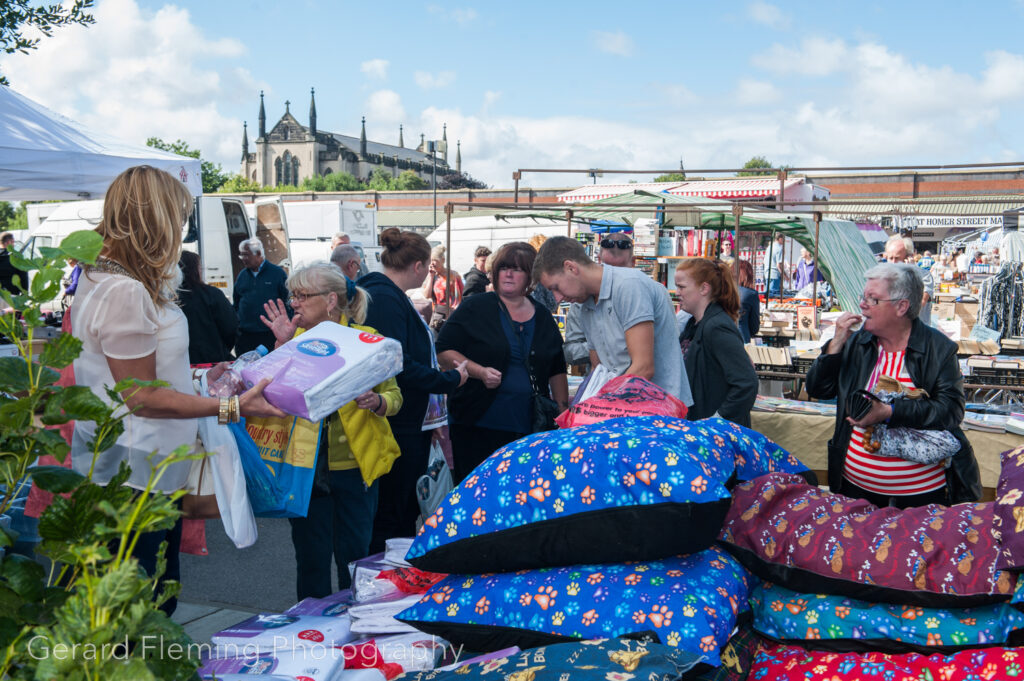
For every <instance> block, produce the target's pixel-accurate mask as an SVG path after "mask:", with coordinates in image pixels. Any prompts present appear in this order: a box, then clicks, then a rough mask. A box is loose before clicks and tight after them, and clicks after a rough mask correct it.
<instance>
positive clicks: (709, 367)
mask: <svg viewBox="0 0 1024 681" xmlns="http://www.w3.org/2000/svg"><path fill="white" fill-rule="evenodd" d="M676 293H677V294H678V295H679V306H680V307H681V308H682V309H684V310H686V311H687V312H689V313H690V314H691V315H693V318H692V319H690V321H689V322H687V324H686V328H685V329H683V333H682V335H681V336H680V337H679V341H680V344H681V345H682V349H683V360H684V362H685V364H686V375H687V377H688V378H689V380H690V390H691V391H692V392H693V406H692V407H690V411H689V412H688V413H687V418H689V419H691V420H694V421H696V420H698V419H703V418H707V417H709V416H721V417H722V418H724V419H728V420H730V421H732V422H734V423H738V424H740V425H741V426H746V427H747V428H749V427H750V408H751V407H753V406H754V399H755V398H756V397H757V372H756V371H754V365H753V364H751V362H750V358H749V357H748V356H747V353H746V351H745V350H744V349H743V339H742V338H741V337H740V331H739V328H738V327H737V326H736V320H737V319H739V316H740V297H739V293H738V292H737V290H736V281H735V279H734V278H733V275H732V270H731V269H730V268H729V266H728V265H726V264H725V263H723V262H721V261H715V260H708V259H707V258H687V259H686V260H683V261H681V262H680V263H679V265H678V266H677V267H676Z"/></svg>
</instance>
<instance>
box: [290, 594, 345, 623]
mask: <svg viewBox="0 0 1024 681" xmlns="http://www.w3.org/2000/svg"><path fill="white" fill-rule="evenodd" d="M351 605H352V591H351V590H350V589H345V590H343V591H338V592H337V593H333V594H331V595H330V596H324V597H323V598H304V599H302V600H301V601H299V602H298V603H296V604H295V605H293V606H292V607H290V608H288V609H287V610H285V611H284V614H285V615H315V616H318V617H339V616H341V615H344V614H345V613H347V612H348V609H349V607H350V606H351Z"/></svg>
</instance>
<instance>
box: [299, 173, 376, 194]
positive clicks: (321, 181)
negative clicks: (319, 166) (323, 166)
mask: <svg viewBox="0 0 1024 681" xmlns="http://www.w3.org/2000/svg"><path fill="white" fill-rule="evenodd" d="M301 188H302V191H306V192H358V191H362V190H363V189H366V185H365V184H363V183H362V182H360V181H359V180H358V179H357V178H356V176H355V175H353V174H352V173H328V174H327V175H317V176H316V177H307V178H306V179H305V180H303V181H302V185H301Z"/></svg>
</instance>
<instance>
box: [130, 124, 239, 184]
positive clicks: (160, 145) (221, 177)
mask: <svg viewBox="0 0 1024 681" xmlns="http://www.w3.org/2000/svg"><path fill="white" fill-rule="evenodd" d="M146 146H147V147H153V148H154V149H162V150H163V151H169V152H171V153H172V154H177V155H179V156H188V157H189V158H201V157H200V151H199V150H198V149H193V148H192V147H190V146H189V145H188V142H186V141H184V140H178V141H176V142H164V141H163V140H162V139H160V138H159V137H150V138H149V139H148V140H146ZM200 168H201V169H202V177H203V193H204V194H211V193H213V192H215V191H217V189H218V188H220V186H221V185H222V184H224V183H225V182H226V181H227V179H228V175H227V174H226V173H225V172H224V169H223V168H221V166H220V164H219V163H213V162H212V161H202V162H201V163H200Z"/></svg>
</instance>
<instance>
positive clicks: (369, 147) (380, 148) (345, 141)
mask: <svg viewBox="0 0 1024 681" xmlns="http://www.w3.org/2000/svg"><path fill="white" fill-rule="evenodd" d="M326 134H328V135H330V136H331V137H333V138H334V139H335V140H336V141H337V142H338V144H340V145H341V146H343V147H346V148H347V149H349V150H350V151H352V152H353V153H355V154H358V153H359V138H358V137H350V136H349V135H339V134H337V133H333V132H329V133H326ZM366 153H367V154H373V155H380V156H385V157H387V158H392V157H394V156H395V155H397V156H398V158H400V159H402V160H405V161H416V162H419V163H425V164H426V165H430V164H431V160H430V154H429V153H427V152H425V151H416V150H415V149H409V148H407V147H396V146H394V145H391V144H381V143H380V142H371V141H370V140H366ZM437 165H438V166H443V165H445V163H444V160H442V158H441V157H440V156H438V158H437Z"/></svg>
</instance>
